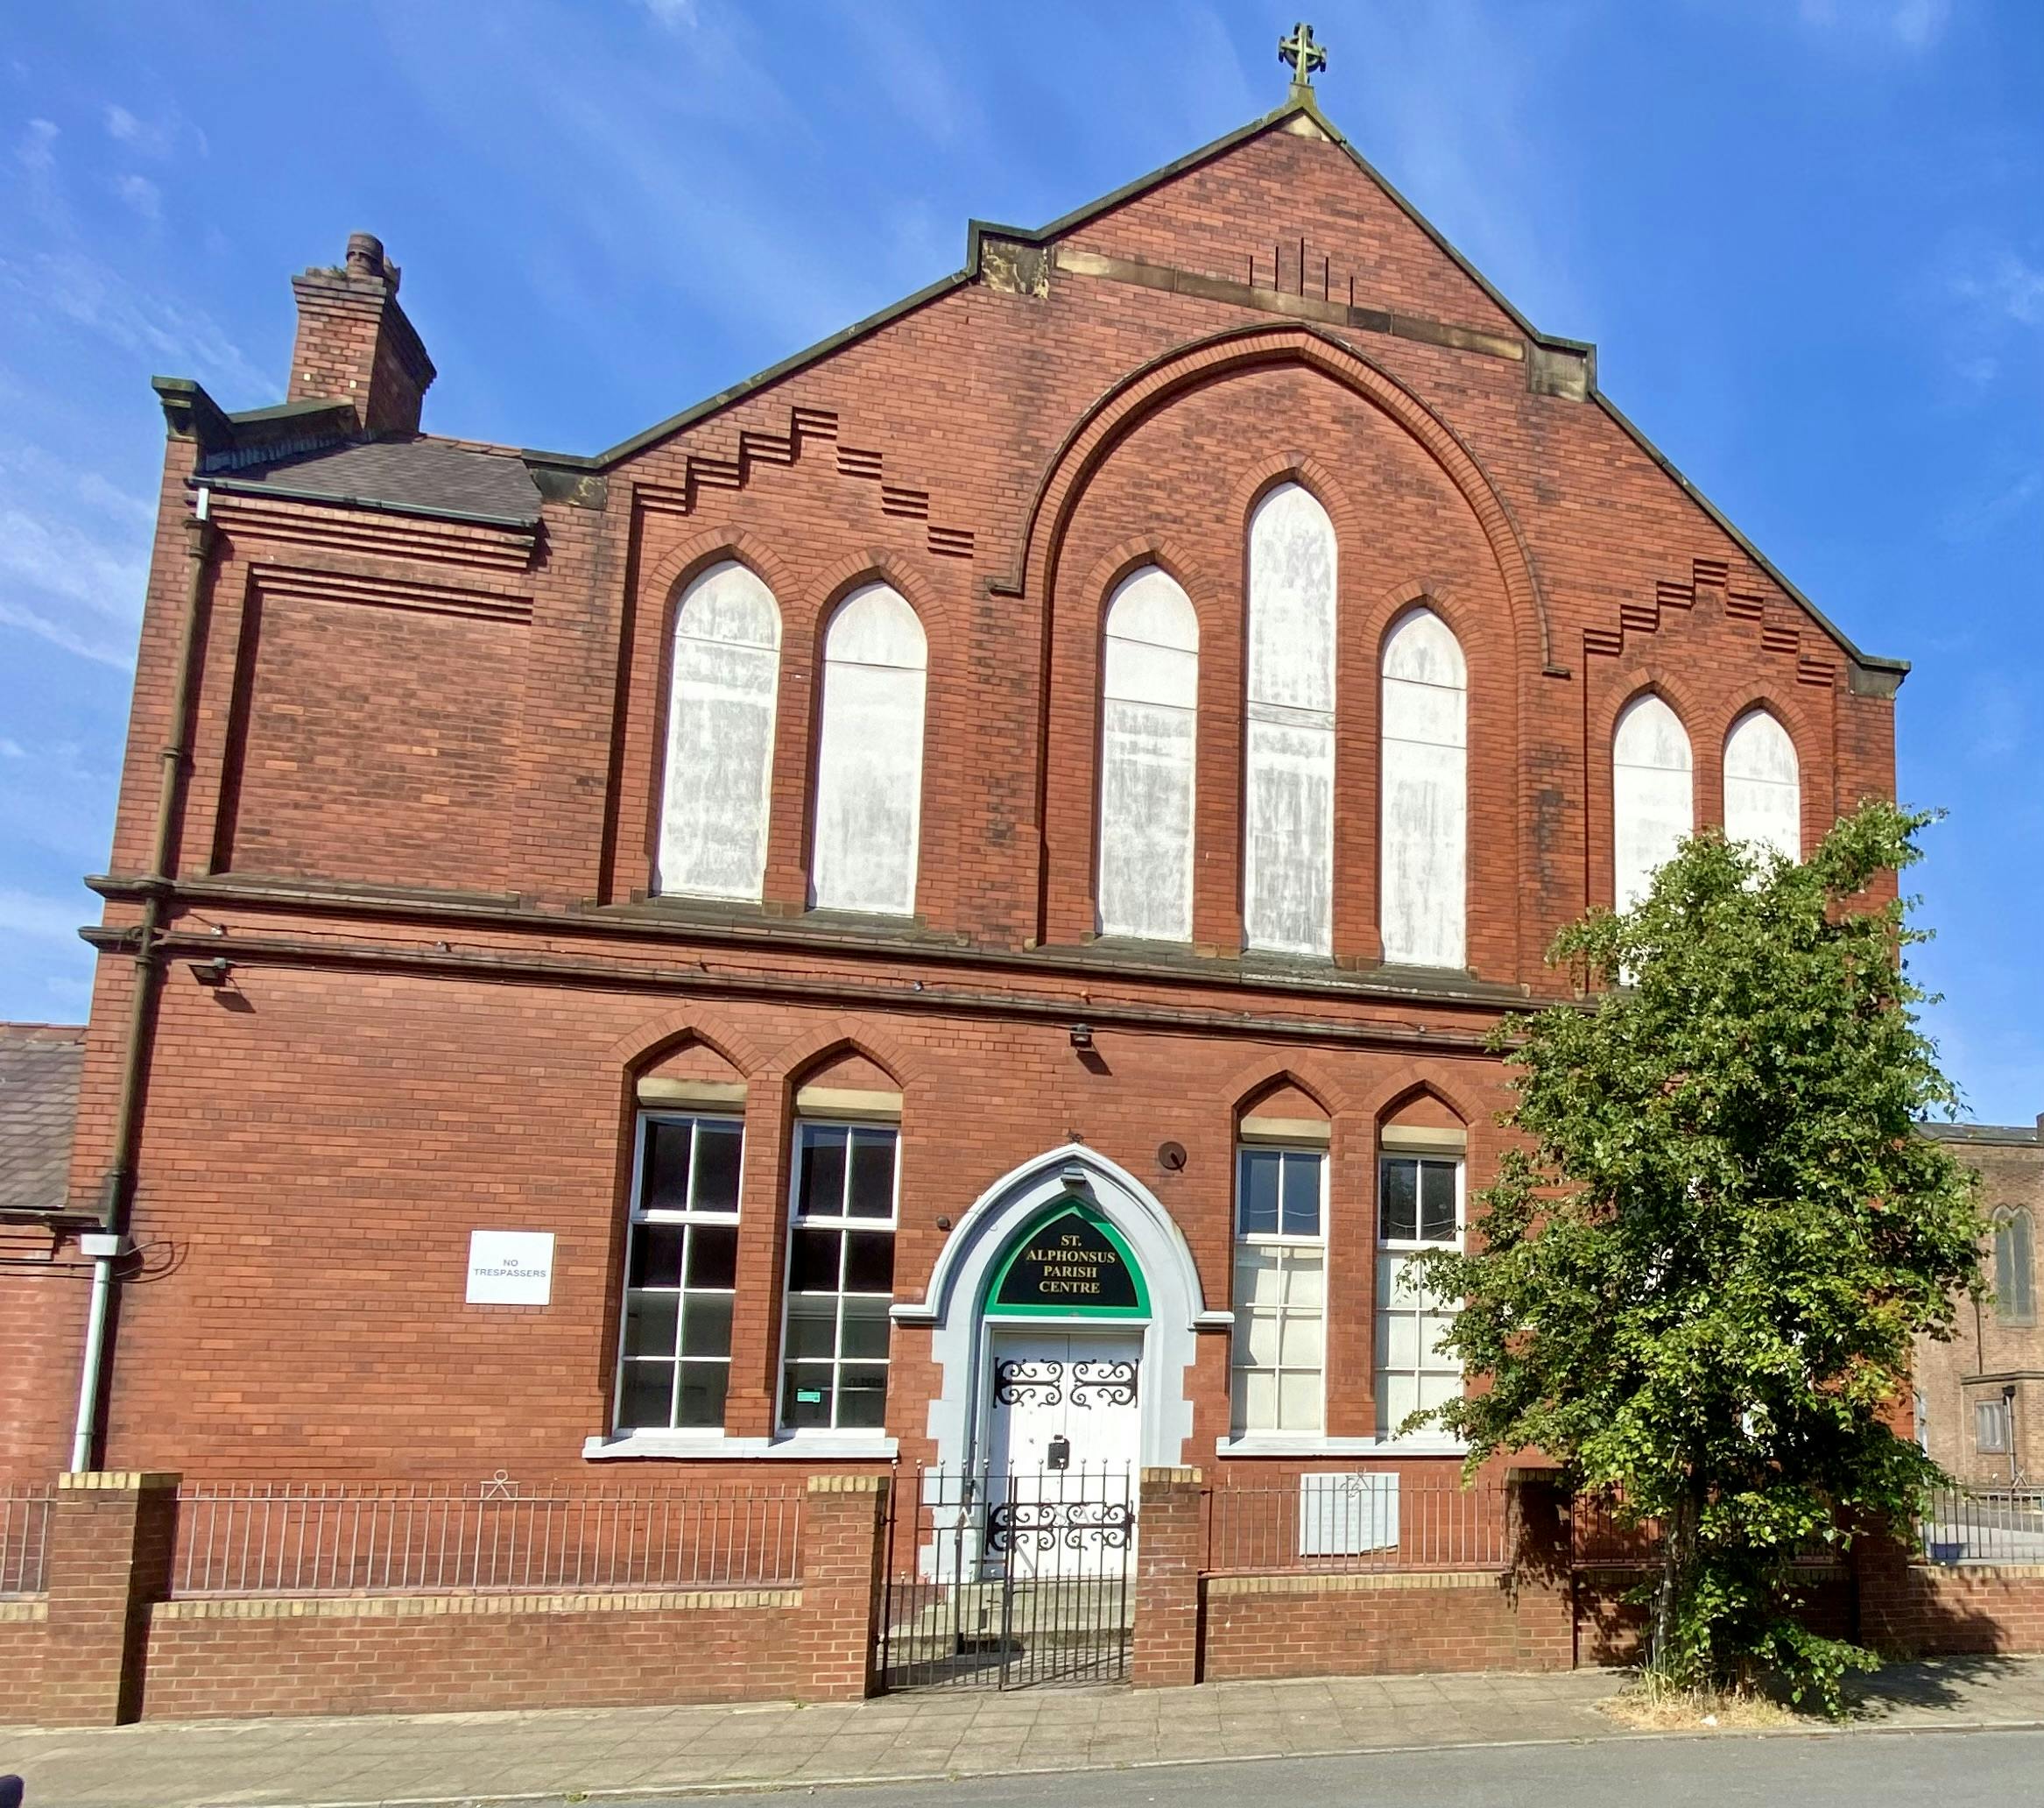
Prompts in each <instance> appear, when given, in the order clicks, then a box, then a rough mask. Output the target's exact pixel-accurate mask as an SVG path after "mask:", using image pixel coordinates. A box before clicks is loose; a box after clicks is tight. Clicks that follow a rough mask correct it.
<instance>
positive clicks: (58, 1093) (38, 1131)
mask: <svg viewBox="0 0 2044 1808" xmlns="http://www.w3.org/2000/svg"><path fill="white" fill-rule="evenodd" d="M84 1058H85V1030H84V1028H83V1027H82V1026H81V1025H74V1024H55V1023H0V1212H9V1211H62V1210H63V1209H64V1204H65V1201H66V1198H67V1187H68V1183H69V1176H70V1170H71V1133H72V1127H73V1126H74V1123H75V1122H76V1120H77V1117H78V1073H79V1069H80V1068H81V1065H82V1064H83V1063H84Z"/></svg>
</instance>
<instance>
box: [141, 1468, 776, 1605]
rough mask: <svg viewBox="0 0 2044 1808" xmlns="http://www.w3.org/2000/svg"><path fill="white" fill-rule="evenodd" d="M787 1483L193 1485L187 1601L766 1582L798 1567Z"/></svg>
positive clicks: (188, 1506)
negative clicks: (670, 1485)
mask: <svg viewBox="0 0 2044 1808" xmlns="http://www.w3.org/2000/svg"><path fill="white" fill-rule="evenodd" d="M801 1501H802V1497H801V1494H800V1492H798V1491H797V1490H795V1489H793V1488H792V1487H770V1486H763V1487H701V1488H681V1489H677V1488H652V1487H648V1488H643V1489H630V1488H597V1487H582V1486H578V1485H574V1484H562V1485H551V1486H545V1487H533V1488H530V1489H526V1488H520V1487H518V1486H517V1485H515V1484H513V1483H511V1482H509V1481H507V1480H503V1479H502V1478H501V1477H500V1478H499V1479H498V1480H495V1481H491V1482H485V1483H483V1484H480V1485H474V1484H471V1485H469V1486H466V1487H463V1486H459V1485H449V1484H445V1483H426V1482H421V1483H411V1484H400V1485H392V1486H376V1485H367V1486H363V1485H352V1484H351V1485H345V1486H343V1485H328V1484H321V1483H302V1482H289V1483H286V1482H236V1483H220V1482H205V1483H188V1484H187V1485H186V1486H184V1487H180V1489H179V1490H178V1502H179V1505H178V1548H177V1555H176V1562H175V1566H174V1569H173V1583H172V1586H173V1593H177V1594H180V1595H248V1594H352V1593H403V1592H440V1591H448V1590H453V1591H464V1592H483V1593H532V1592H560V1591H564V1590H565V1591H581V1590H590V1591H603V1590H617V1589H652V1588H663V1589H665V1588H697V1587H718V1588H724V1587H756V1586H772V1585H785V1584H790V1583H793V1582H794V1581H796V1580H797V1579H799V1578H800V1532H801Z"/></svg>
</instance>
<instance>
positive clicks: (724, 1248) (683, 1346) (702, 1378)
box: [617, 1112, 745, 1430]
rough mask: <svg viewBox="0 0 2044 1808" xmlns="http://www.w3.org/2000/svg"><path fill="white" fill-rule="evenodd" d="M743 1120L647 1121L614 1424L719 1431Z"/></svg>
mask: <svg viewBox="0 0 2044 1808" xmlns="http://www.w3.org/2000/svg"><path fill="white" fill-rule="evenodd" d="M744 1141H745V1138H744V1126H742V1125H741V1124H740V1123H739V1121H738V1119H736V1118H711V1117H689V1116H682V1115H675V1114H669V1113H666V1112H661V1113H659V1114H652V1113H649V1114H647V1115H645V1116H644V1117H642V1118H641V1119H639V1142H638V1162H637V1169H636V1173H635V1175H634V1177H633V1187H632V1202H631V1243H630V1247H629V1248H628V1250H627V1252H626V1259H625V1286H624V1347H623V1350H622V1352H621V1353H620V1356H619V1360H618V1366H617V1427H618V1429H619V1430H667V1429H669V1428H671V1427H674V1426H687V1427H692V1428H693V1427H708V1428H721V1427H722V1424H723V1422H724V1392H725V1386H726V1383H727V1382H728V1381H729V1379H730V1373H731V1304H732V1301H733V1299H734V1298H735V1296H736V1293H735V1289H736V1288H737V1275H738V1172H739V1169H740V1166H741V1165H742V1158H743V1155H744Z"/></svg>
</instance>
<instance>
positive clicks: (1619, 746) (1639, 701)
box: [1611, 693, 1695, 910]
mask: <svg viewBox="0 0 2044 1808" xmlns="http://www.w3.org/2000/svg"><path fill="white" fill-rule="evenodd" d="M1689 767H1690V759H1689V737H1688V733H1687V731H1685V730H1684V729H1683V727H1682V724H1681V721H1680V720H1679V719H1678V718H1677V717H1676V715H1675V712H1674V710H1671V709H1669V708H1668V706H1667V704H1666V703H1663V702H1662V701H1661V700H1660V698H1659V697H1657V696H1653V695H1652V694H1651V693H1649V694H1648V695H1647V696H1643V697H1639V698H1636V699H1635V700H1634V701H1633V702H1632V703H1628V704H1627V705H1626V706H1625V714H1624V715H1623V716H1621V717H1618V732H1617V733H1616V734H1614V735H1613V736H1612V737H1611V851H1612V857H1613V858H1612V864H1613V866H1614V867H1615V869H1616V871H1615V873H1614V879H1615V881H1616V882H1615V886H1614V890H1615V892H1616V895H1617V898H1618V908H1619V909H1621V910H1626V909H1630V908H1632V906H1633V905H1635V904H1637V903H1638V902H1639V900H1641V899H1642V898H1644V897H1645V896H1646V893H1647V892H1648V890H1649V889H1650V888H1651V887H1652V886H1653V875H1654V873H1655V872H1657V871H1658V870H1659V869H1660V865H1661V864H1662V862H1663V861H1665V860H1667V858H1669V857H1670V856H1671V855H1672V854H1673V853H1674V851H1675V847H1676V844H1678V843H1679V842H1681V840H1682V838H1683V837H1685V836H1688V835H1691V834H1694V833H1695V814H1694V809H1695V806H1694V804H1693V802H1692V800H1691V796H1690V783H1689Z"/></svg>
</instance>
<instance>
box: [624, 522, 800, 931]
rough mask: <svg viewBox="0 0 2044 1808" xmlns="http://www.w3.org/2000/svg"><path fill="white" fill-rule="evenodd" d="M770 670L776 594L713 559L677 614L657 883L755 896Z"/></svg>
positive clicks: (760, 867)
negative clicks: (714, 563) (712, 563)
mask: <svg viewBox="0 0 2044 1808" xmlns="http://www.w3.org/2000/svg"><path fill="white" fill-rule="evenodd" d="M779 677H780V611H779V608H778V607H777V606H776V605H775V603H774V600H773V592H772V590H768V589H767V587H766V586H765V584H764V583H761V582H760V581H759V579H758V577H756V576H754V575H753V574H752V573H751V572H750V571H748V570H747V569H745V567H744V566H743V565H740V564H738V563H737V562H736V561H731V562H728V563H725V564H722V565H713V566H712V567H711V568H710V569H708V571H706V572H704V573H703V574H702V575H701V576H700V577H698V578H697V579H696V580H695V581H694V583H691V584H690V585H689V586H688V588H687V590H686V591H684V592H683V594H682V597H681V607H680V609H679V610H678V611H676V612H675V616H674V658H673V679H672V681H671V683H672V689H671V690H670V693H669V700H668V704H667V772H666V785H665V787H664V788H663V790H662V792H661V794H660V853H659V866H658V868H657V869H656V870H655V872H654V873H653V889H654V890H655V891H656V892H672V893H684V894H687V895H691V896H694V897H701V898H750V899H754V900H757V899H758V896H759V895H760V890H761V886H763V884H764V882H765V877H766V818H767V800H768V797H769V795H770V794H771V792H772V784H773V705H774V693H775V689H776V688H777V686H778V684H779Z"/></svg>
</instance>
